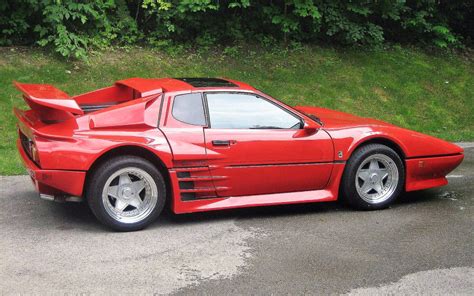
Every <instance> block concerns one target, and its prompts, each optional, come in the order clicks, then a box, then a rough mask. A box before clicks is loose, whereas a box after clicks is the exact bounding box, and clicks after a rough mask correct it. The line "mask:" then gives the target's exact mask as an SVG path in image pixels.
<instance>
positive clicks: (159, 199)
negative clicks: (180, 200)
mask: <svg viewBox="0 0 474 296" xmlns="http://www.w3.org/2000/svg"><path fill="white" fill-rule="evenodd" d="M89 180H90V181H89V184H88V188H87V193H86V194H87V201H88V203H89V207H90V208H91V210H92V212H93V213H94V215H95V216H96V217H97V219H98V220H99V221H101V222H102V223H103V224H105V225H106V226H109V227H111V228H112V229H115V230H118V231H134V230H139V229H142V228H144V227H146V226H148V225H149V224H150V223H151V222H153V221H154V220H155V219H156V218H157V217H158V215H159V214H160V213H161V211H162V210H163V206H164V204H165V200H166V189H165V182H164V180H163V176H162V175H161V174H160V172H159V171H158V170H157V169H156V167H155V166H153V165H152V164H151V163H149V162H148V161H146V160H144V159H142V158H139V157H136V156H121V157H115V158H112V159H109V160H108V161H106V162H104V163H103V164H102V165H100V166H99V167H98V168H97V169H96V170H95V171H94V172H93V174H92V176H91V178H90V179H89Z"/></svg>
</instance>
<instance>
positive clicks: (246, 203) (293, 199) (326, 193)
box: [170, 163, 345, 214]
mask: <svg viewBox="0 0 474 296" xmlns="http://www.w3.org/2000/svg"><path fill="white" fill-rule="evenodd" d="M344 166H345V164H344V163H335V164H334V167H333V170H332V173H331V177H330V179H329V182H328V184H327V186H326V188H325V189H321V190H310V191H299V192H285V193H273V194H261V195H247V196H236V197H224V198H209V199H202V200H192V201H182V200H181V195H180V192H179V190H173V203H172V210H173V212H174V213H176V214H184V213H194V212H206V211H215V210H224V209H233V208H248V207H260V206H272V205H285V204H297V203H311V202H323V201H335V200H337V198H338V193H339V184H340V181H341V178H342V173H343V172H344ZM170 178H171V182H172V186H173V188H179V182H178V177H177V174H176V172H173V171H170Z"/></svg>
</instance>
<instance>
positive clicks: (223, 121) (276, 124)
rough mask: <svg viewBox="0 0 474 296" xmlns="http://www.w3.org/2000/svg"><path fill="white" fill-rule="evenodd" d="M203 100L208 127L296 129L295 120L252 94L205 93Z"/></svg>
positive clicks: (292, 116)
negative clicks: (208, 121)
mask: <svg viewBox="0 0 474 296" xmlns="http://www.w3.org/2000/svg"><path fill="white" fill-rule="evenodd" d="M206 97H207V104H208V107H209V118H210V123H211V128H233V129H290V128H295V129H297V128H300V124H301V121H300V119H299V118H298V117H296V116H294V115H293V114H291V113H289V112H288V111H285V110H284V109H282V108H280V107H279V106H277V105H275V104H273V103H271V102H269V101H267V100H265V99H263V98H259V97H257V96H255V95H248V94H240V93H208V94H206Z"/></svg>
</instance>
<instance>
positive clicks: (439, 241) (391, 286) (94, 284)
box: [0, 144, 474, 295]
mask: <svg viewBox="0 0 474 296" xmlns="http://www.w3.org/2000/svg"><path fill="white" fill-rule="evenodd" d="M465 147H466V148H465V149H466V151H465V153H466V158H465V160H464V162H463V163H462V165H461V166H460V167H459V168H458V169H456V170H455V171H454V172H452V173H451V174H450V175H449V185H447V186H445V187H441V188H437V189H430V190H425V191H420V192H414V193H409V194H404V195H403V196H402V197H401V198H400V200H399V201H398V202H397V203H396V204H394V205H393V206H392V207H391V208H389V209H387V210H383V211H374V212H357V211H353V210H350V209H348V208H345V207H343V206H341V205H339V204H338V203H319V204H318V203H316V204H306V205H292V206H277V207H265V208H255V209H240V210H229V211H220V212H212V213H199V214H188V215H173V214H170V213H166V214H165V215H163V216H162V217H161V218H160V219H159V220H158V221H157V222H156V223H154V224H153V225H152V226H151V227H149V228H147V229H146V230H144V231H139V232H133V233H116V232H111V231H109V230H107V229H106V228H104V227H102V226H101V225H100V224H99V223H98V222H97V221H96V220H95V218H94V216H93V215H92V213H91V212H90V210H89V209H88V207H87V206H86V205H85V204H74V203H65V204H60V203H53V202H47V201H43V200H40V199H39V198H38V196H37V194H36V193H35V192H34V190H33V186H32V185H31V183H30V181H29V180H28V177H27V176H17V177H0V202H1V205H2V207H1V209H2V211H1V212H0V233H1V240H0V294H18V293H28V294H65V293H67V294H78V293H80V294H116V293H120V294H132V293H133V294H179V295H196V294H198V295H201V294H206V295H225V294H265V295H267V294H276V295H279V294H303V293H304V294H346V293H348V294H353V295H375V294H377V295H379V294H405V295H412V294H431V295H432V294H438V295H445V294H458V295H459V294H465V295H469V294H470V295H473V294H474V268H473V267H474V256H473V247H474V236H473V229H474V228H473V226H474V215H473V205H474V144H465Z"/></svg>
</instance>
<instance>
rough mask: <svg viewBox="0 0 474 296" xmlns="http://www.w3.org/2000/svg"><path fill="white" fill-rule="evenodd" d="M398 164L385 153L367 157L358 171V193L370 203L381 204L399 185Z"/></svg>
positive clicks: (356, 183) (356, 181) (356, 180)
mask: <svg viewBox="0 0 474 296" xmlns="http://www.w3.org/2000/svg"><path fill="white" fill-rule="evenodd" d="M398 178H399V174H398V167H397V164H396V163H395V162H394V161H393V159H391V158H390V157H388V156H387V155H385V154H373V155H370V156H369V157H367V158H366V159H365V160H364V161H363V162H362V163H361V164H360V166H359V168H358V169H357V173H356V178H355V185H356V189H357V193H359V196H360V197H361V198H362V199H363V200H364V201H366V202H368V203H370V204H379V203H382V202H384V201H386V200H387V199H389V198H390V197H391V196H392V194H393V193H394V192H395V190H396V189H397V186H398Z"/></svg>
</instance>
